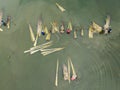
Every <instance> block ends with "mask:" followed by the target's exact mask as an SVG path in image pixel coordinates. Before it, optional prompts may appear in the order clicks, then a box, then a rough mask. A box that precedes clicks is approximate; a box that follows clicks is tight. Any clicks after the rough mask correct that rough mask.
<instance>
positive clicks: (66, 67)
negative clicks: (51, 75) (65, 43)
mask: <svg viewBox="0 0 120 90" xmlns="http://www.w3.org/2000/svg"><path fill="white" fill-rule="evenodd" d="M70 66H71V67H70ZM58 68H59V60H57V67H56V78H55V86H58V70H59V69H58ZM70 68H72V74H71V69H70ZM62 70H63V79H64V80H68V81H69V83H70V82H71V80H72V81H73V80H76V79H77V74H76V72H75V68H74V66H73V63H72V61H71V58H70V57H69V58H68V65H66V64H63V68H62Z"/></svg>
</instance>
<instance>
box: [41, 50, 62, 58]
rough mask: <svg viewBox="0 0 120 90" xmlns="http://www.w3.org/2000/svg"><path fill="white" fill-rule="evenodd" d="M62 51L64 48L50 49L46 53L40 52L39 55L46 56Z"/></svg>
mask: <svg viewBox="0 0 120 90" xmlns="http://www.w3.org/2000/svg"><path fill="white" fill-rule="evenodd" d="M62 49H64V48H57V49H51V50H48V51H43V52H41V54H43V55H44V56H46V55H48V54H51V53H53V52H56V51H60V50H62Z"/></svg>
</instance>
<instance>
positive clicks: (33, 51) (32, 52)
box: [30, 45, 51, 54]
mask: <svg viewBox="0 0 120 90" xmlns="http://www.w3.org/2000/svg"><path fill="white" fill-rule="evenodd" d="M50 46H51V45H45V46H42V47H40V48H39V49H35V50H32V51H30V54H34V53H36V52H38V51H41V50H42V49H44V48H47V47H50Z"/></svg>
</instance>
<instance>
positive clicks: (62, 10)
mask: <svg viewBox="0 0 120 90" xmlns="http://www.w3.org/2000/svg"><path fill="white" fill-rule="evenodd" d="M56 6H57V7H58V8H59V9H60V11H61V12H64V11H65V9H64V8H63V7H62V6H60V5H59V4H58V3H56Z"/></svg>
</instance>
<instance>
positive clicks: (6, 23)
mask: <svg viewBox="0 0 120 90" xmlns="http://www.w3.org/2000/svg"><path fill="white" fill-rule="evenodd" d="M10 21H11V17H10V16H7V19H6V20H3V13H2V12H0V31H3V29H2V28H1V27H2V26H6V27H7V28H8V29H9V28H10Z"/></svg>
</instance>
